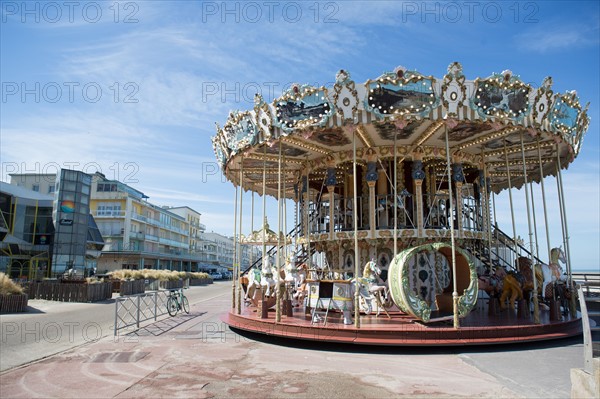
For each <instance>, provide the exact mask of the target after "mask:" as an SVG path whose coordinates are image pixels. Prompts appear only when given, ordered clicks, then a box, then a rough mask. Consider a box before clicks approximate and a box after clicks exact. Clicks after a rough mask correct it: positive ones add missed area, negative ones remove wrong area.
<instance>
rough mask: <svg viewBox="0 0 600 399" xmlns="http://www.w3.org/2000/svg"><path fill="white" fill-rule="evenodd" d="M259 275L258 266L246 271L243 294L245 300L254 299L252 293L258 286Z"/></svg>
mask: <svg viewBox="0 0 600 399" xmlns="http://www.w3.org/2000/svg"><path fill="white" fill-rule="evenodd" d="M260 275H261V272H260V270H258V268H256V267H253V268H252V269H250V270H249V271H248V277H247V278H248V285H247V287H246V295H245V296H244V300H245V301H246V302H249V301H251V300H252V299H254V294H255V293H256V289H257V288H260V287H261V285H260Z"/></svg>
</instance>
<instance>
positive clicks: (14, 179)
mask: <svg viewBox="0 0 600 399" xmlns="http://www.w3.org/2000/svg"><path fill="white" fill-rule="evenodd" d="M9 176H10V184H11V185H13V186H18V187H23V188H25V189H27V190H31V191H35V192H37V193H40V194H49V195H54V191H55V189H56V174H55V173H11V174H9Z"/></svg>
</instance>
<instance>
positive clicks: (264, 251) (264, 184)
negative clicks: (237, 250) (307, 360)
mask: <svg viewBox="0 0 600 399" xmlns="http://www.w3.org/2000/svg"><path fill="white" fill-rule="evenodd" d="M262 197H263V198H262V200H263V203H262V205H263V227H262V262H261V266H264V264H265V256H268V255H267V238H266V236H265V234H266V232H265V230H266V229H267V143H264V144H263V181H262ZM268 317H269V313H268V309H267V301H266V300H265V293H264V292H263V290H262V288H261V298H260V318H261V319H266V318H268Z"/></svg>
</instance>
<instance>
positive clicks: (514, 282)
mask: <svg viewBox="0 0 600 399" xmlns="http://www.w3.org/2000/svg"><path fill="white" fill-rule="evenodd" d="M529 287H533V284H532V283H531V282H529V281H527V280H526V279H525V277H524V275H523V273H520V272H514V271H510V272H508V273H507V274H506V277H504V279H503V280H502V295H501V296H500V308H501V309H503V310H504V309H506V304H505V302H506V300H507V299H508V300H509V303H510V308H511V309H513V310H514V308H515V301H516V300H521V299H524V298H525V297H526V296H527V294H526V293H528V292H530V291H527V289H528V288H529Z"/></svg>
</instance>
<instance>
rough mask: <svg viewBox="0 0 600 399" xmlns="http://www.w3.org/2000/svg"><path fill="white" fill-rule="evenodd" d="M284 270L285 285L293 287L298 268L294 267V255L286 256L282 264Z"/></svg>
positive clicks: (296, 278) (296, 279) (294, 286)
mask: <svg viewBox="0 0 600 399" xmlns="http://www.w3.org/2000/svg"><path fill="white" fill-rule="evenodd" d="M283 271H284V272H285V279H284V281H285V285H286V286H287V287H288V288H291V289H295V288H296V283H297V281H298V269H297V268H296V257H295V256H294V255H292V256H290V257H288V259H287V261H286V262H285V265H284V266H283Z"/></svg>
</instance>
